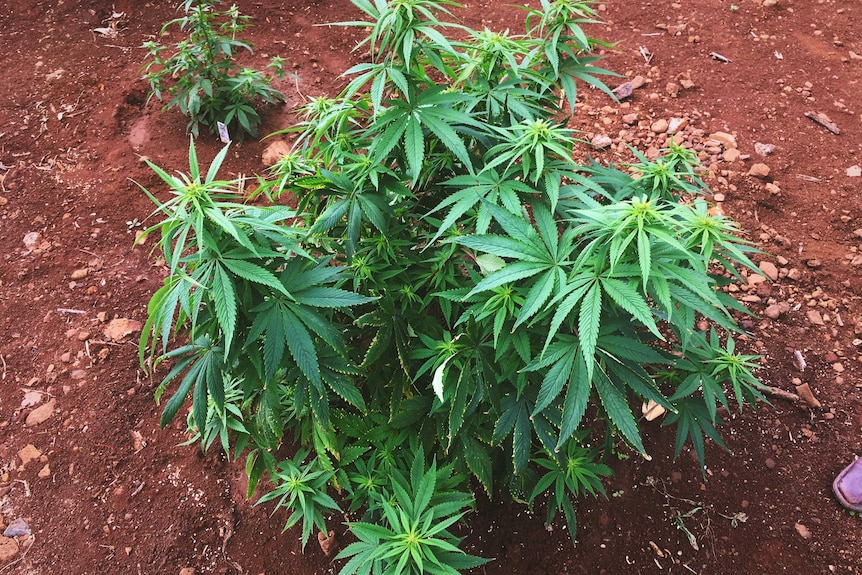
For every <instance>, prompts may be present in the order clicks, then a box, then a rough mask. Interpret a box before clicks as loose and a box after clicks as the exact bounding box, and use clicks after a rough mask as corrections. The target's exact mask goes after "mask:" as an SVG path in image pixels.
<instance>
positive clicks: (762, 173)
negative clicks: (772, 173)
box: [748, 164, 769, 178]
mask: <svg viewBox="0 0 862 575" xmlns="http://www.w3.org/2000/svg"><path fill="white" fill-rule="evenodd" d="M748 175H749V176H754V177H755V178H765V177H767V176H769V166H767V165H766V164H754V165H753V166H751V169H750V170H748Z"/></svg>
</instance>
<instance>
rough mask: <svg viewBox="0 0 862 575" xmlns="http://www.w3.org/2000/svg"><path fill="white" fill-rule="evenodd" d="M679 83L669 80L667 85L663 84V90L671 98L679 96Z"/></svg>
mask: <svg viewBox="0 0 862 575" xmlns="http://www.w3.org/2000/svg"><path fill="white" fill-rule="evenodd" d="M679 90H680V85H679V84H677V83H676V82H669V83H668V85H667V86H665V88H664V91H665V92H666V93H667V95H668V96H670V97H671V98H676V97H677V96H679Z"/></svg>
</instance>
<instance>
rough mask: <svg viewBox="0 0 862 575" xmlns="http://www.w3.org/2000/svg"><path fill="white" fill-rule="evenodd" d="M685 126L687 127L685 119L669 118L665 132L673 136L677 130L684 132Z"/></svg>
mask: <svg viewBox="0 0 862 575" xmlns="http://www.w3.org/2000/svg"><path fill="white" fill-rule="evenodd" d="M686 126H688V120H687V119H686V118H671V119H670V123H669V124H668V127H667V131H668V132H669V133H671V134H675V133H676V132H678V131H679V130H684V129H685V127H686Z"/></svg>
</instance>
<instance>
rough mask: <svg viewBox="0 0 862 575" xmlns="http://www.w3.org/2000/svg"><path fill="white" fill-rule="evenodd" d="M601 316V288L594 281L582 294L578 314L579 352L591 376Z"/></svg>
mask: <svg viewBox="0 0 862 575" xmlns="http://www.w3.org/2000/svg"><path fill="white" fill-rule="evenodd" d="M601 317H602V290H601V287H599V284H598V283H594V284H593V285H592V287H591V288H590V289H589V291H588V292H587V293H586V294H585V295H584V299H583V301H582V302H581V310H580V313H579V314H578V334H579V335H580V342H581V354H582V355H583V357H584V362H585V363H586V365H587V374H588V375H589V376H590V377H592V375H593V374H592V372H593V365H594V364H595V360H594V359H593V357H594V355H595V353H596V342H597V341H598V339H599V325H600V323H601Z"/></svg>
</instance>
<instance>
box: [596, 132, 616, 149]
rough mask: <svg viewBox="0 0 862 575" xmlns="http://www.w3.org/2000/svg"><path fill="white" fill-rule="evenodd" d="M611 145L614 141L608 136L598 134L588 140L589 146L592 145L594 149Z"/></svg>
mask: <svg viewBox="0 0 862 575" xmlns="http://www.w3.org/2000/svg"><path fill="white" fill-rule="evenodd" d="M613 143H614V141H613V140H612V139H611V138H610V137H609V136H606V135H604V134H598V135H597V136H595V137H594V138H593V139H592V140H590V144H592V145H593V146H595V147H596V148H607V147H608V146H610V145H611V144H613Z"/></svg>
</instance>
